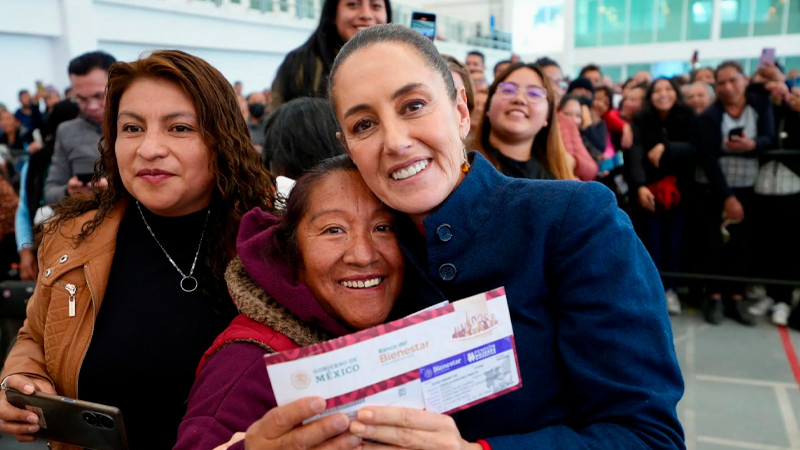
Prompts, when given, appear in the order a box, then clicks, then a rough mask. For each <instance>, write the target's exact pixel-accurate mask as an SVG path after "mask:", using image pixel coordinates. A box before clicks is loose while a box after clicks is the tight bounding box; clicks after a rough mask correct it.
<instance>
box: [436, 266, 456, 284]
mask: <svg viewBox="0 0 800 450" xmlns="http://www.w3.org/2000/svg"><path fill="white" fill-rule="evenodd" d="M456 272H457V270H456V266H454V265H452V264H450V263H446V264H442V265H441V266H439V276H441V277H442V279H443V280H444V281H450V280H452V279H453V278H455V277H456Z"/></svg>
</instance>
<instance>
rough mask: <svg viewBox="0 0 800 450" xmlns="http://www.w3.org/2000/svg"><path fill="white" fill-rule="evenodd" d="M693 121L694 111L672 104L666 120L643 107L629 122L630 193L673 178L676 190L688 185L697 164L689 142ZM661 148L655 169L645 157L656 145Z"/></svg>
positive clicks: (652, 110) (692, 147)
mask: <svg viewBox="0 0 800 450" xmlns="http://www.w3.org/2000/svg"><path fill="white" fill-rule="evenodd" d="M695 122H697V117H696V116H695V113H694V110H693V109H692V108H690V107H688V106H686V105H684V104H676V105H674V106H673V107H672V109H670V111H669V114H667V117H666V118H663V119H662V118H661V116H660V115H659V114H658V112H657V111H655V110H654V109H651V108H650V107H646V108H644V109H642V110H641V111H640V112H639V113H638V114H636V116H635V117H634V119H633V147H631V149H630V151H629V152H628V164H627V166H628V171H629V180H628V182H629V184H630V185H631V192H633V191H635V190H636V189H638V188H639V187H640V186H645V185H648V184H651V183H655V182H656V181H658V180H660V179H662V178H664V177H665V176H667V175H675V176H677V178H678V182H679V185H680V186H684V185H685V183H687V182H691V181H692V180H693V179H694V175H695V166H696V164H697V161H696V155H695V153H696V152H695V147H694V144H693V143H692V139H693V136H694V133H695ZM659 143H660V144H664V153H663V155H662V156H661V159H660V160H659V166H658V167H655V166H654V165H653V163H651V162H650V159H649V158H648V156H647V154H648V153H649V152H650V150H652V148H653V147H655V146H656V145H657V144H659Z"/></svg>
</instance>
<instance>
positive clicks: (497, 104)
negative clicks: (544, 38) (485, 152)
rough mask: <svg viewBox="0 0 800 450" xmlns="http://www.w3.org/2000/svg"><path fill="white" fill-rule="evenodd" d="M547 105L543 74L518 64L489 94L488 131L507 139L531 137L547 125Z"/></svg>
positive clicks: (516, 139) (515, 139) (517, 139)
mask: <svg viewBox="0 0 800 450" xmlns="http://www.w3.org/2000/svg"><path fill="white" fill-rule="evenodd" d="M534 94H535V95H534ZM548 109H549V107H548V104H547V91H546V90H545V88H544V82H543V81H542V77H540V76H539V74H538V73H536V72H534V71H533V69H530V68H528V67H520V68H519V69H517V70H515V71H513V72H511V73H510V74H508V76H507V77H506V78H505V79H504V80H502V82H501V83H499V84H498V86H497V91H496V92H495V93H494V95H493V96H492V99H491V101H490V103H489V108H488V109H487V110H486V117H488V118H489V121H490V123H491V124H492V129H491V131H490V133H491V134H492V135H495V136H496V137H499V138H501V140H503V141H507V142H508V141H519V140H529V139H533V138H534V137H536V134H538V133H539V131H540V130H541V129H542V127H544V126H545V125H546V123H547V117H548V112H549V111H548Z"/></svg>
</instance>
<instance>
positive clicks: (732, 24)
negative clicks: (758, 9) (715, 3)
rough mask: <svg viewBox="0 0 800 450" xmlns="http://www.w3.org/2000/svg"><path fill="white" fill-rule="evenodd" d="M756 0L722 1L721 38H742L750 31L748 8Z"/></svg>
mask: <svg viewBox="0 0 800 450" xmlns="http://www.w3.org/2000/svg"><path fill="white" fill-rule="evenodd" d="M754 1H756V0H722V1H721V2H720V8H721V11H720V16H721V17H722V30H721V36H722V37H723V38H729V37H743V36H747V33H748V31H749V29H750V9H751V8H750V6H751V3H752V2H754Z"/></svg>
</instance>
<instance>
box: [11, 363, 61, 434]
mask: <svg viewBox="0 0 800 450" xmlns="http://www.w3.org/2000/svg"><path fill="white" fill-rule="evenodd" d="M5 385H6V387H8V388H13V389H16V390H18V391H20V392H22V393H25V394H33V393H34V392H35V391H39V392H44V393H46V394H55V393H56V391H55V389H53V386H52V385H50V383H49V382H48V381H45V380H39V379H33V378H28V377H26V376H25V375H11V376H9V377H8V379H7V380H6V383H5ZM38 424H39V417H38V416H37V415H36V414H34V413H33V412H31V411H26V410H24V409H19V408H17V407H16V406H14V405H12V404H11V403H9V402H8V398H6V391H5V390H3V391H0V431H2V432H3V433H8V434H13V435H14V437H15V438H16V439H17V440H18V441H20V442H31V441H34V440H36V438H35V437H34V436H31V433H36V432H37V431H39V425H38Z"/></svg>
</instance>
